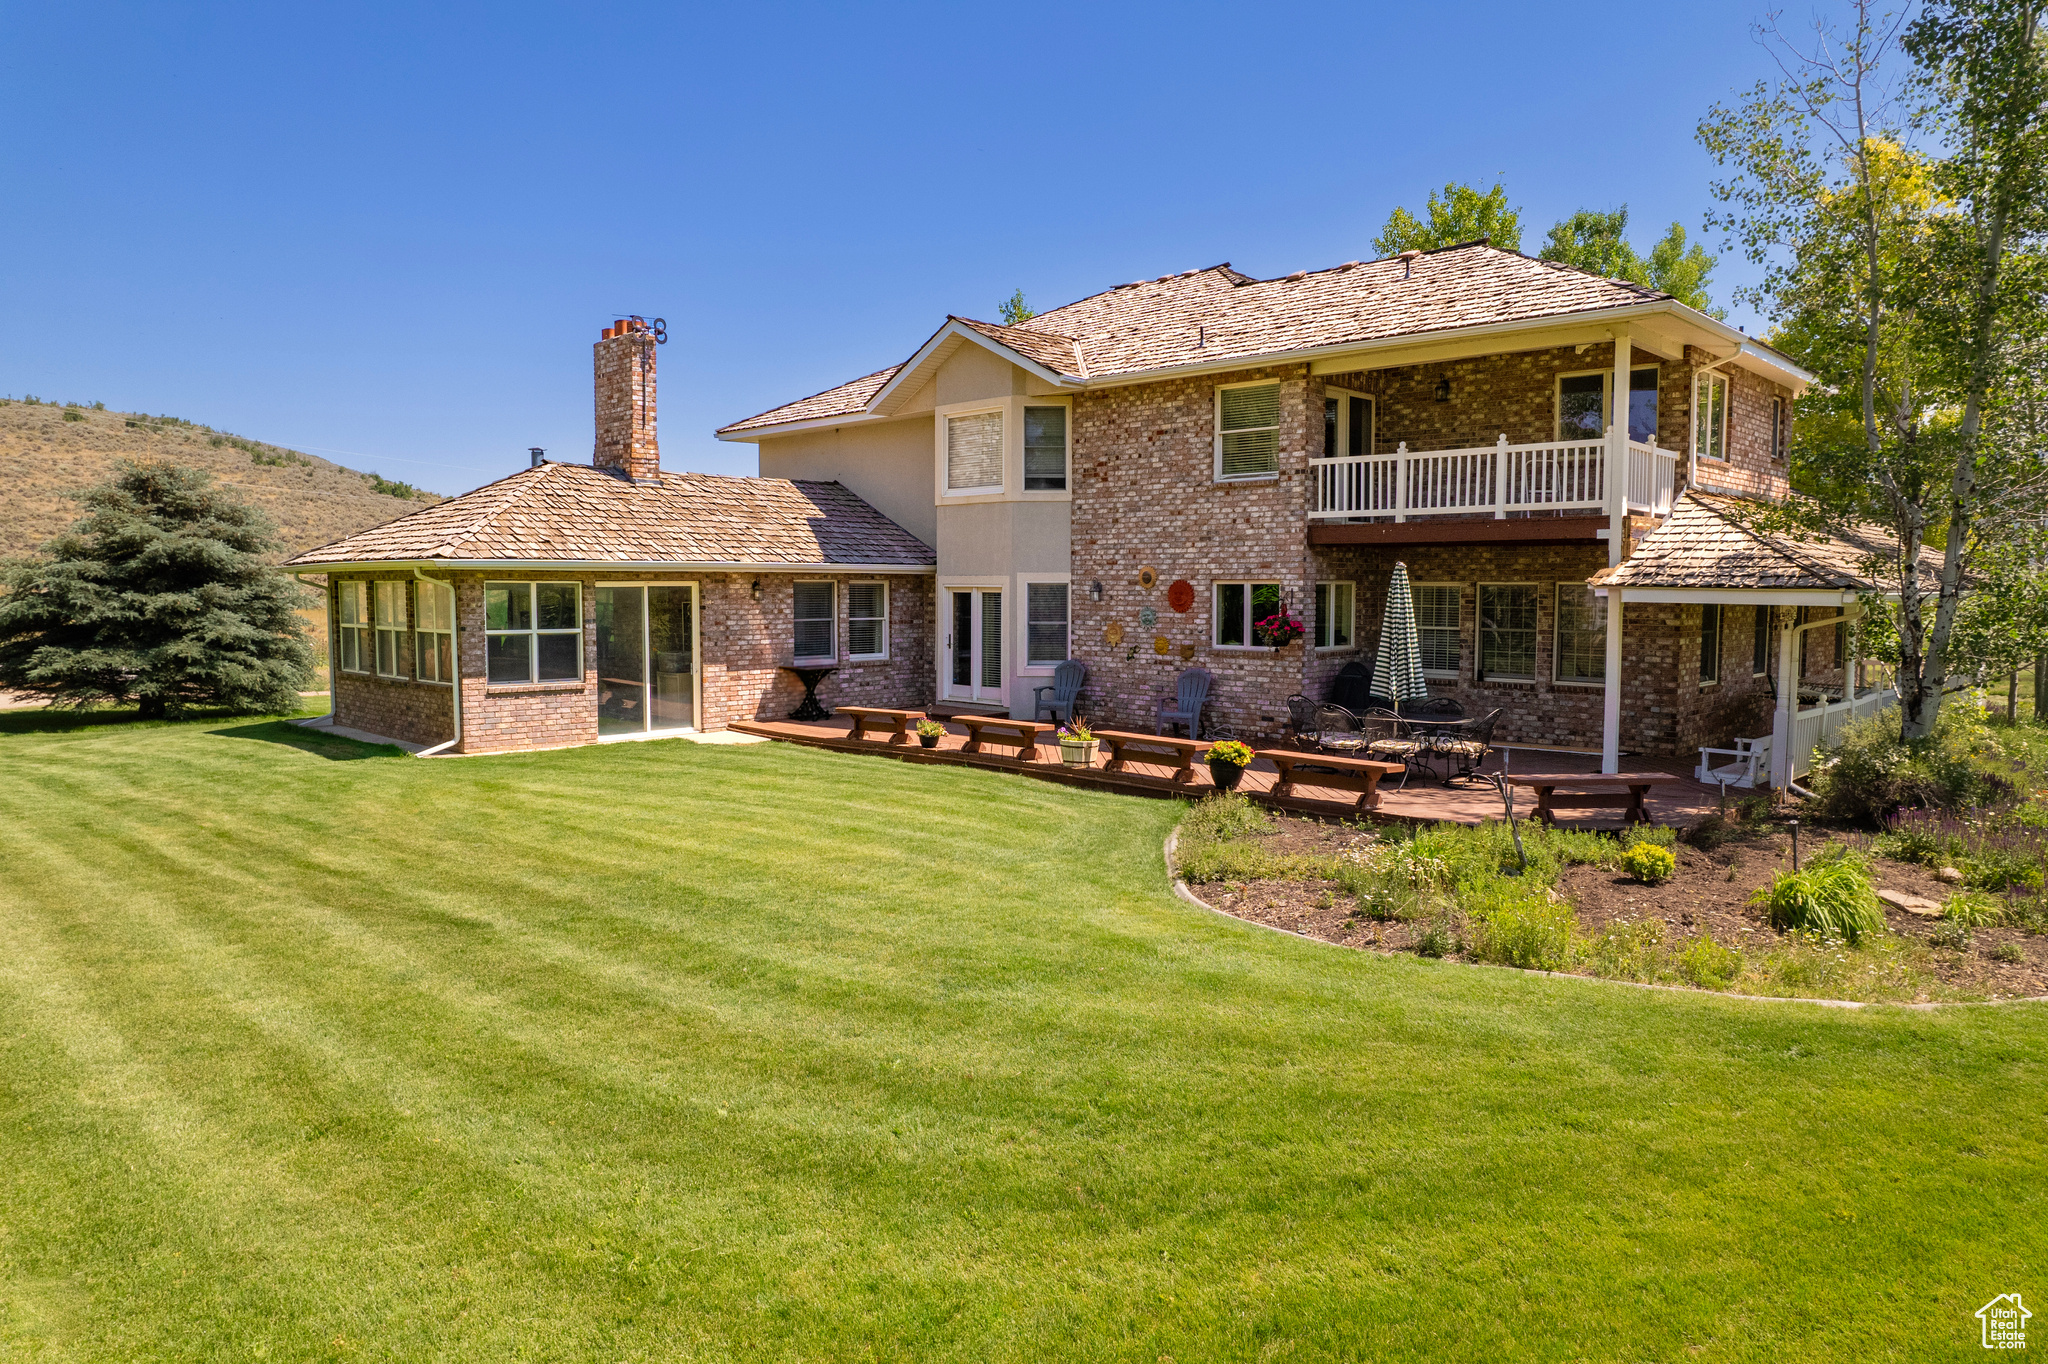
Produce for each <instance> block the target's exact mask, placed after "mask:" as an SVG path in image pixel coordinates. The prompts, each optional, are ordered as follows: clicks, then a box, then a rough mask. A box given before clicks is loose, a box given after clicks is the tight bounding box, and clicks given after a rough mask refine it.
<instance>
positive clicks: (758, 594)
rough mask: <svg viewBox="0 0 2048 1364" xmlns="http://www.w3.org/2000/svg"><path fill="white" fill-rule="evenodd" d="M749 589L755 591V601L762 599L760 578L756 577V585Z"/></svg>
mask: <svg viewBox="0 0 2048 1364" xmlns="http://www.w3.org/2000/svg"><path fill="white" fill-rule="evenodd" d="M749 590H750V591H751V592H752V593H753V596H754V600H755V601H759V600H761V580H760V579H759V578H756V579H754V585H753V587H752V588H750V589H749Z"/></svg>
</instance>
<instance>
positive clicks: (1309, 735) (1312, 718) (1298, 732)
mask: <svg viewBox="0 0 2048 1364" xmlns="http://www.w3.org/2000/svg"><path fill="white" fill-rule="evenodd" d="M1320 732H1321V731H1319V730H1318V729H1317V728H1316V703H1315V702H1313V701H1311V700H1309V699H1308V698H1307V697H1306V696H1303V695H1302V694H1301V693H1300V692H1296V693H1295V694H1294V695H1292V696H1290V697H1288V698H1287V741H1288V742H1289V743H1291V744H1293V745H1294V746H1295V747H1296V748H1306V749H1314V748H1315V746H1316V735H1317V734H1318V733H1320Z"/></svg>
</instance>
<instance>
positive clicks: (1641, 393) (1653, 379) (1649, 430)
mask: <svg viewBox="0 0 2048 1364" xmlns="http://www.w3.org/2000/svg"><path fill="white" fill-rule="evenodd" d="M1657 375H1658V370H1657V367H1656V366H1655V365H1645V366H1640V367H1634V366H1632V367H1631V368H1630V369H1629V372H1628V438H1629V439H1630V440H1632V441H1636V442H1638V443H1639V444H1644V445H1647V444H1648V443H1649V442H1650V440H1651V439H1652V438H1653V437H1655V436H1656V434H1657ZM1613 382H1614V375H1613V374H1612V373H1611V372H1608V371H1605V370H1601V371H1594V372H1590V373H1586V374H1565V375H1560V376H1559V377H1558V380H1557V438H1558V439H1559V440H1599V439H1600V438H1601V437H1602V436H1604V435H1606V434H1607V390H1608V388H1609V386H1610V385H1612V384H1613Z"/></svg>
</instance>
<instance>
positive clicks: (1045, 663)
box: [1024, 583, 1071, 668]
mask: <svg viewBox="0 0 2048 1364" xmlns="http://www.w3.org/2000/svg"><path fill="white" fill-rule="evenodd" d="M1024 609H1025V622H1024V662H1025V664H1026V665H1027V666H1029V667H1033V668H1050V667H1052V666H1054V665H1055V664H1058V663H1063V662H1065V661H1066V659H1067V657H1068V654H1069V653H1070V651H1071V648H1070V646H1069V644H1068V643H1067V585H1066V584H1065V583H1026V584H1025V585H1024Z"/></svg>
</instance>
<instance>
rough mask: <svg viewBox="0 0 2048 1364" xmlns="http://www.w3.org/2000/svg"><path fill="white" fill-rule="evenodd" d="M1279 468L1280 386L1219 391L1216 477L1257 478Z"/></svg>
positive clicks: (1235, 386) (1232, 387) (1236, 386)
mask: <svg viewBox="0 0 2048 1364" xmlns="http://www.w3.org/2000/svg"><path fill="white" fill-rule="evenodd" d="M1279 468H1280V385H1278V384H1232V385H1230V386H1229V387H1227V388H1219V389H1217V390H1216V477H1218V478H1257V477H1259V476H1261V475H1263V474H1270V473H1275V472H1277V471H1278V470H1279Z"/></svg>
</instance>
